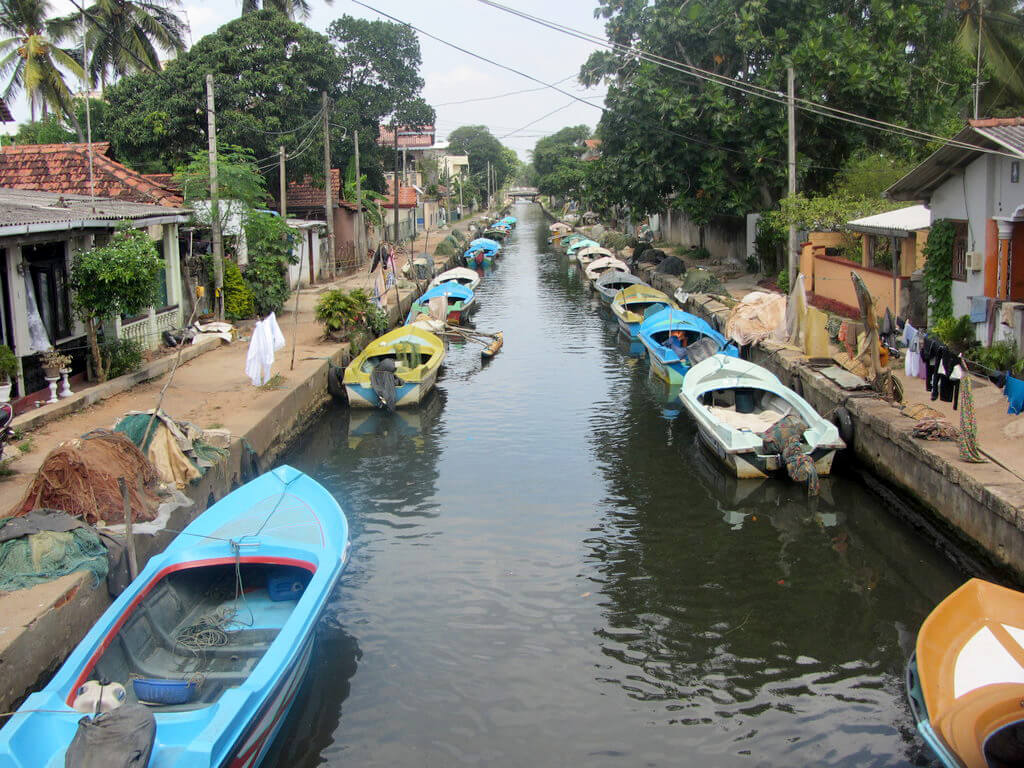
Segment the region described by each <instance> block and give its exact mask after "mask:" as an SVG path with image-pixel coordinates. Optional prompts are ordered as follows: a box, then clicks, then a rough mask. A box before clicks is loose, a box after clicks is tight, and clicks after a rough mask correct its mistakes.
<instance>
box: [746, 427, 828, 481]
mask: <svg viewBox="0 0 1024 768" xmlns="http://www.w3.org/2000/svg"><path fill="white" fill-rule="evenodd" d="M806 431H807V425H806V424H805V423H804V421H803V419H801V418H800V417H799V416H794V415H792V414H791V415H789V416H785V417H783V418H781V419H779V420H778V421H777V422H775V424H774V425H772V426H771V427H769V428H768V429H766V430H765V431H764V432H762V433H760V435H759V437H760V438H761V439H762V440H763V445H764V450H765V451H766V452H768V453H778V454H780V455H781V457H782V461H783V463H784V464H785V467H786V474H788V475H789V477H790V479H792V480H793V481H795V482H797V483H807V493H808V495H810V496H817V495H818V492H819V490H820V481H819V479H818V468H817V467H815V466H814V459H812V458H811V457H810V456H809V455H808V454H807V453H806V452H805V450H804V445H803V436H804V432H806Z"/></svg>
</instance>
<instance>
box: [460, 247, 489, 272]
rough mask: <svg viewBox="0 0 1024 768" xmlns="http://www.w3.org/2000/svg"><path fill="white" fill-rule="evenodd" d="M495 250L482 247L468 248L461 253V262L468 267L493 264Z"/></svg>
mask: <svg viewBox="0 0 1024 768" xmlns="http://www.w3.org/2000/svg"><path fill="white" fill-rule="evenodd" d="M497 255H498V254H497V252H496V251H485V250H484V249H483V248H470V249H469V250H467V251H466V252H465V253H463V254H462V261H463V263H464V264H465V265H466V266H467V267H469V268H470V269H482V268H484V267H489V266H491V265H492V264H494V259H495V257H496V256H497Z"/></svg>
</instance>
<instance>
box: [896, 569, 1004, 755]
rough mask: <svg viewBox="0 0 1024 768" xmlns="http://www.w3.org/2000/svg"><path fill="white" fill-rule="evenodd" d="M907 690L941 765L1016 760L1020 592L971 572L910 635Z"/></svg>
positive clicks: (922, 731)
mask: <svg viewBox="0 0 1024 768" xmlns="http://www.w3.org/2000/svg"><path fill="white" fill-rule="evenodd" d="M906 685H907V696H908V698H909V699H910V709H911V712H912V713H913V715H914V719H915V720H916V721H917V730H918V733H920V734H921V737H922V738H923V739H924V741H925V743H926V744H927V745H928V747H929V748H930V749H931V751H932V752H934V753H935V755H936V757H938V759H939V762H940V763H941V764H942V765H943V766H946V768H993V767H995V766H1012V765H1022V764H1024V708H1022V706H1021V702H1022V701H1024V594H1021V593H1020V592H1017V591H1015V590H1012V589H1006V588H1005V587H999V586H996V585H995V584H991V583H989V582H987V581H982V580H981V579H971V580H970V581H968V582H967V583H966V584H964V585H963V586H961V587H960V588H958V589H957V590H956V591H955V592H953V594H951V595H950V596H949V597H947V598H946V599H945V600H943V601H942V602H941V603H939V605H938V606H936V608H935V609H934V610H933V611H932V612H931V613H930V614H929V615H928V618H927V619H925V620H924V624H922V625H921V630H920V632H918V634H917V646H916V649H915V651H914V654H913V655H912V656H911V657H910V663H909V664H908V665H907V679H906Z"/></svg>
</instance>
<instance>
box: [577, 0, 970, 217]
mask: <svg viewBox="0 0 1024 768" xmlns="http://www.w3.org/2000/svg"><path fill="white" fill-rule="evenodd" d="M598 13H599V14H600V15H602V16H604V17H605V18H606V19H608V23H607V30H608V34H609V36H610V38H611V39H612V41H613V42H615V43H618V44H621V45H625V46H637V47H639V48H641V49H643V50H645V51H649V52H651V53H654V54H658V55H661V56H664V57H667V58H670V59H673V60H680V61H681V62H682V63H683V64H684V65H689V66H694V67H699V68H701V69H703V70H705V71H710V72H714V73H716V74H719V75H723V76H726V77H730V78H734V79H736V80H739V81H740V82H742V83H746V84H750V85H756V86H760V87H762V88H767V89H769V90H770V91H771V92H772V93H777V92H779V91H781V90H784V88H785V83H786V67H787V65H789V64H792V65H793V66H794V68H795V70H796V73H797V81H798V89H799V91H798V92H799V95H800V96H801V97H803V98H807V99H810V100H812V101H815V102H818V103H825V104H830V105H834V106H837V107H841V108H843V109H845V110H849V111H851V112H855V113H858V114H865V115H868V116H872V117H876V118H879V119H883V120H887V121H890V122H895V123H903V124H906V125H911V126H913V127H915V128H919V129H923V130H930V129H932V130H935V129H938V128H941V127H942V126H944V125H945V124H946V122H947V120H948V118H949V117H950V115H952V114H956V113H957V112H958V110H960V109H962V108H963V107H964V106H965V105H966V96H967V93H968V88H969V83H970V71H969V67H968V66H967V62H966V61H965V60H964V58H963V57H962V55H961V54H960V53H959V52H958V51H957V50H956V49H955V47H954V46H953V45H952V42H953V37H954V35H955V32H956V29H955V20H954V19H953V17H952V16H950V15H948V14H942V13H936V9H935V3H934V2H933V0H848V1H847V2H841V3H839V2H835V1H834V0H793V2H789V3H770V2H767V1H766V0H752V1H751V2H747V1H745V0H701V1H700V2H696V1H694V2H690V3H687V4H680V3H678V2H670V0H656V1H655V2H653V3H651V2H645V1H644V0H624V1H623V0H601V5H600V8H599V9H598ZM581 79H582V81H583V82H584V83H587V84H592V83H595V82H597V81H599V80H604V81H605V82H607V84H608V95H607V98H606V102H605V105H606V107H607V111H606V112H605V113H604V115H603V117H602V119H601V121H600V123H599V126H598V135H599V136H600V137H601V138H602V140H603V144H602V159H600V160H598V161H595V163H596V164H598V165H599V166H600V170H599V171H596V172H593V174H592V175H593V176H594V178H595V180H596V181H599V182H600V183H601V184H602V185H603V187H602V188H601V189H599V190H594V194H595V196H596V197H599V198H604V199H605V200H607V199H609V198H613V197H617V198H618V200H619V201H629V202H630V203H631V204H632V205H633V206H634V208H635V210H634V214H636V213H649V212H655V211H659V210H664V207H665V201H666V200H673V205H674V206H675V207H678V208H681V209H682V210H683V211H685V212H686V213H687V214H688V215H689V216H690V217H691V219H692V220H693V221H694V222H695V223H697V224H703V223H707V222H708V221H709V220H710V219H711V218H712V217H714V216H715V215H718V214H744V213H746V212H748V211H751V210H763V209H768V208H771V207H773V206H774V205H775V204H776V202H777V201H778V200H779V199H780V198H781V197H783V196H784V194H785V190H786V175H787V172H786V171H787V169H786V110H785V106H784V105H783V104H780V103H778V101H777V100H770V99H766V98H758V97H755V96H752V95H749V94H747V93H742V92H740V91H737V90H735V89H733V88H729V87H726V86H725V85H723V84H722V83H720V82H709V81H708V80H707V79H698V78H696V77H694V76H692V75H689V74H684V73H682V72H678V71H675V70H672V69H668V68H665V67H661V66H657V65H655V64H652V63H650V62H648V61H646V60H644V59H642V58H641V57H638V56H635V55H632V54H626V53H611V52H602V53H595V54H592V55H591V57H590V59H588V61H587V63H586V64H585V65H584V67H583V69H582V71H581ZM938 82H941V83H944V84H948V85H946V86H944V87H943V95H942V97H941V98H938V97H936V92H935V83H938ZM797 133H798V137H799V143H798V150H799V153H800V155H799V160H798V162H799V176H800V188H801V189H803V190H805V191H807V192H809V193H817V192H820V191H825V190H827V188H828V187H829V185H830V183H831V181H832V179H833V177H834V175H835V173H836V171H835V169H837V168H842V167H843V166H844V165H845V163H846V161H847V159H848V158H849V157H850V156H851V155H853V154H854V153H855V152H856V151H857V150H860V149H862V148H868V149H869V150H871V151H881V150H891V151H895V152H896V153H897V154H900V155H904V156H910V157H913V156H914V155H915V153H919V152H921V151H922V150H923V146H922V145H920V144H918V143H914V142H911V141H910V140H908V139H904V138H901V137H899V136H894V135H892V134H887V133H882V132H878V131H873V130H869V129H866V128H860V127H856V126H853V125H850V124H847V123H841V122H838V121H836V120H833V119H829V118H826V117H822V116H821V115H818V114H814V113H812V112H809V111H806V110H801V111H799V113H798V125H797Z"/></svg>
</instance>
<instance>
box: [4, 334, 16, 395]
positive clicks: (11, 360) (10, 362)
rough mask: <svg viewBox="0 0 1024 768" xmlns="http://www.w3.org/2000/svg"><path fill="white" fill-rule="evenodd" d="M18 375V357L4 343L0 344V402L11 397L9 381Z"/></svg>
mask: <svg viewBox="0 0 1024 768" xmlns="http://www.w3.org/2000/svg"><path fill="white" fill-rule="evenodd" d="M17 375H18V358H17V357H15V355H14V352H12V351H11V348H10V347H8V346H7V345H6V344H0V403H6V402H9V401H10V399H11V382H12V381H13V379H14V377H15V376H17Z"/></svg>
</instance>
